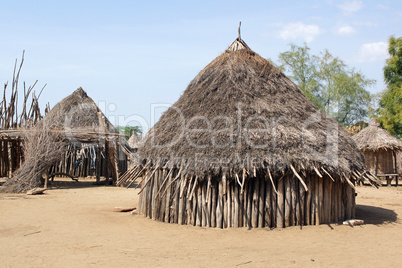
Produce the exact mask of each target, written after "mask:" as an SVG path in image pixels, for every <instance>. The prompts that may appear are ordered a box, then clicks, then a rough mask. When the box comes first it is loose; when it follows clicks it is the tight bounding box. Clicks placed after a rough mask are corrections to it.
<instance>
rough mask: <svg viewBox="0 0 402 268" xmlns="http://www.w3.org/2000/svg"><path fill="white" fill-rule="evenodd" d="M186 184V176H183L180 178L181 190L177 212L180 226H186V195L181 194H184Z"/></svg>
mask: <svg viewBox="0 0 402 268" xmlns="http://www.w3.org/2000/svg"><path fill="white" fill-rule="evenodd" d="M185 182H186V180H185V178H184V176H183V175H182V176H181V178H180V189H179V209H178V211H177V212H176V213H178V214H179V215H178V220H177V223H178V224H180V225H183V224H184V209H185V195H184V194H181V193H183V192H184V189H185V185H184V184H185Z"/></svg>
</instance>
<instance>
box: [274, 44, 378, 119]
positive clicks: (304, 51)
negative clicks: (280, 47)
mask: <svg viewBox="0 0 402 268" xmlns="http://www.w3.org/2000/svg"><path fill="white" fill-rule="evenodd" d="M279 62H280V64H281V65H280V68H282V69H283V70H284V71H285V72H286V73H287V74H288V75H289V77H290V78H291V79H292V80H293V81H294V82H295V83H296V84H297V85H298V87H299V88H300V89H301V90H302V92H303V93H304V94H305V95H306V97H307V98H308V99H309V100H311V101H312V102H313V103H314V104H315V105H316V106H317V107H318V108H319V109H321V110H322V111H324V112H326V113H327V114H329V115H331V116H332V117H334V118H335V119H336V120H338V122H339V123H341V124H343V125H345V126H350V125H352V124H354V123H356V122H358V121H360V120H363V119H364V118H365V117H367V115H368V111H369V107H370V103H371V100H372V96H371V94H370V93H369V92H368V91H367V90H366V89H365V88H366V87H368V86H370V85H372V84H374V82H375V81H374V80H370V79H366V78H365V77H364V75H363V74H361V73H360V72H357V71H355V70H354V69H350V68H349V67H348V66H347V65H346V64H345V63H344V62H343V61H342V60H341V59H339V58H338V57H334V56H332V55H331V54H330V53H329V52H328V51H327V50H325V51H324V52H322V53H320V55H318V56H317V55H311V54H310V48H309V47H307V45H306V44H304V46H296V45H294V44H292V45H291V47H290V51H286V52H283V53H281V54H280V55H279Z"/></svg>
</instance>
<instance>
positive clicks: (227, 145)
mask: <svg viewBox="0 0 402 268" xmlns="http://www.w3.org/2000/svg"><path fill="white" fill-rule="evenodd" d="M144 139H145V140H144V141H143V142H142V143H141V145H140V147H139V148H138V156H139V160H140V161H141V163H142V164H143V165H145V164H146V163H150V162H152V165H153V166H162V165H166V164H167V165H175V166H176V167H177V166H181V167H182V168H183V171H182V174H188V175H196V176H198V177H199V178H204V177H205V176H207V175H217V174H219V173H220V172H222V171H223V172H231V173H232V174H233V173H238V172H242V171H243V170H244V169H245V170H247V172H248V173H249V174H253V173H252V172H253V170H255V169H256V168H257V169H258V168H266V167H269V168H270V170H271V172H275V171H277V172H283V171H284V170H285V169H287V168H288V167H290V165H293V167H296V168H297V169H298V170H305V171H313V172H314V170H316V169H317V168H325V170H328V171H329V173H331V174H334V175H337V174H339V175H340V174H344V175H345V174H347V175H349V174H350V173H351V172H353V171H355V170H364V169H365V167H364V158H363V155H362V154H361V152H360V151H359V150H358V148H357V147H356V145H355V143H354V142H353V140H352V139H351V137H350V135H349V134H348V133H347V132H346V131H345V130H344V129H343V127H342V126H340V125H339V124H338V123H337V122H336V121H335V120H334V119H333V118H330V117H329V116H327V115H326V114H324V113H322V112H320V111H319V109H318V108H317V107H316V106H315V105H314V104H313V103H312V102H311V101H309V100H308V99H307V98H306V97H305V96H304V95H303V93H302V92H301V91H300V89H299V88H298V87H297V86H296V85H295V84H294V83H293V82H292V81H291V80H290V79H289V78H288V77H287V76H286V75H284V74H283V73H282V72H281V71H280V70H279V69H278V68H277V67H275V66H274V65H273V64H272V63H271V62H270V61H268V60H266V59H264V58H262V57H261V56H260V55H258V54H257V53H255V52H253V51H252V50H251V49H250V48H249V47H248V46H247V44H246V43H245V42H244V41H243V40H239V39H236V40H235V41H234V42H233V43H232V44H231V45H230V47H229V49H227V50H226V51H225V52H224V53H223V54H221V55H220V56H218V57H217V58H216V59H215V60H213V61H212V62H211V63H210V64H209V65H208V66H206V67H205V68H204V69H203V70H202V71H201V72H200V73H199V74H198V75H197V76H196V77H195V78H194V79H193V80H192V81H191V82H190V84H189V85H188V87H187V89H186V90H185V91H184V93H183V94H182V95H181V97H180V98H179V100H178V101H177V102H176V103H175V104H174V105H173V106H172V107H170V108H169V109H168V110H167V111H166V112H165V113H164V114H163V115H162V116H161V118H160V120H159V121H158V122H157V123H156V124H155V126H154V127H153V128H152V129H151V130H150V131H149V133H148V134H147V136H146V137H145V138H144Z"/></svg>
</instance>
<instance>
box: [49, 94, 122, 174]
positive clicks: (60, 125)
mask: <svg viewBox="0 0 402 268" xmlns="http://www.w3.org/2000/svg"><path fill="white" fill-rule="evenodd" d="M45 120H48V121H50V122H53V123H52V126H53V131H61V132H63V134H64V135H65V136H66V137H67V139H68V140H69V142H70V147H69V148H70V150H69V151H68V152H66V155H65V159H63V161H61V162H60V163H59V164H58V165H56V166H55V167H54V170H53V172H54V173H66V174H70V175H72V176H79V177H85V176H88V175H96V176H97V178H98V179H99V177H100V176H104V177H109V176H111V177H112V178H113V180H114V181H116V180H117V179H118V177H119V174H120V173H122V172H125V170H126V168H127V156H126V154H125V153H124V152H125V150H126V149H125V148H128V145H127V142H126V140H125V139H124V138H120V137H119V133H118V131H117V129H116V128H115V127H114V126H113V125H112V123H110V121H109V120H108V119H107V118H106V117H105V115H104V114H103V113H102V111H101V110H100V109H99V107H98V106H97V105H96V103H95V102H94V101H93V100H92V99H91V98H90V97H88V95H87V93H86V92H85V91H84V90H83V89H82V88H78V89H77V90H76V91H74V92H73V93H72V94H71V95H69V96H67V97H66V98H64V99H63V100H62V101H60V102H59V103H57V104H56V105H55V106H54V107H53V109H52V110H50V112H49V113H48V114H47V115H46V117H45ZM93 173H95V174H93Z"/></svg>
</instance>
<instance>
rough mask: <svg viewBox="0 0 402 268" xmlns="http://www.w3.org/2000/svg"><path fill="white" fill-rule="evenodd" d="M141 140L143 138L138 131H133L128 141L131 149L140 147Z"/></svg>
mask: <svg viewBox="0 0 402 268" xmlns="http://www.w3.org/2000/svg"><path fill="white" fill-rule="evenodd" d="M140 141H141V138H140V137H138V135H137V134H136V133H133V134H132V135H131V137H130V138H129V139H128V140H127V143H128V146H130V148H131V149H136V148H138V145H139V143H140Z"/></svg>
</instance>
